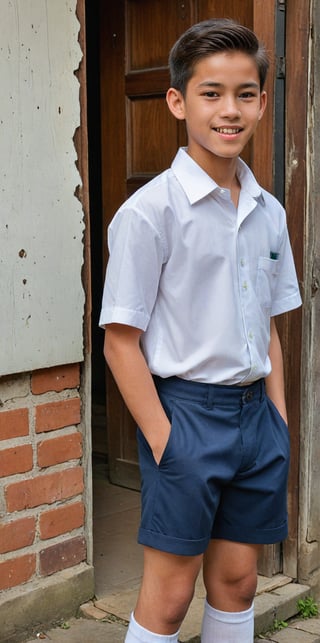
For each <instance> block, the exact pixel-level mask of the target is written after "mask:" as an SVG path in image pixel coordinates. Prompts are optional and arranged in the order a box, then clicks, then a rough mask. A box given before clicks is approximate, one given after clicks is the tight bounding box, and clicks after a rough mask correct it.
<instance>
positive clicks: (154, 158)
mask: <svg viewBox="0 0 320 643" xmlns="http://www.w3.org/2000/svg"><path fill="white" fill-rule="evenodd" d="M128 112H129V114H128V129H129V134H128V150H127V151H128V174H129V176H130V178H131V177H134V176H135V175H137V174H138V175H139V174H144V175H145V176H146V177H147V176H148V175H155V174H157V173H158V172H161V171H162V170H163V168H164V167H169V166H170V164H171V162H172V159H173V157H174V155H175V152H176V150H177V143H178V135H177V126H176V123H175V122H174V119H173V118H172V116H171V114H170V113H169V110H168V108H167V105H166V102H165V101H164V100H163V97H161V96H159V97H151V98H135V99H134V100H132V99H130V100H129V109H128ZM159 132H161V136H164V137H165V140H166V145H165V146H160V145H159Z"/></svg>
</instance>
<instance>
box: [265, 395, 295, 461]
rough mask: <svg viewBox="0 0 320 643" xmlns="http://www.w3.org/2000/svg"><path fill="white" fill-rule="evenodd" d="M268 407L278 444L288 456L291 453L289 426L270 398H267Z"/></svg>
mask: <svg viewBox="0 0 320 643" xmlns="http://www.w3.org/2000/svg"><path fill="white" fill-rule="evenodd" d="M267 402H268V406H269V409H270V413H271V418H272V419H273V427H274V436H275V439H276V441H277V443H278V444H279V445H280V446H281V448H282V450H283V452H284V455H285V456H288V455H289V451H290V434H289V429H288V425H287V423H286V422H285V420H284V419H283V417H282V415H281V413H279V411H278V409H277V407H276V405H275V404H274V403H273V402H272V400H271V399H270V397H267Z"/></svg>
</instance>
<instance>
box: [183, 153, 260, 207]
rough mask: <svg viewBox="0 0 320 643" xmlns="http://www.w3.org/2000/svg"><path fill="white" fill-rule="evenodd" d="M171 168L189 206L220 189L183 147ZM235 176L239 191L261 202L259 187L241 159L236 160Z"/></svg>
mask: <svg viewBox="0 0 320 643" xmlns="http://www.w3.org/2000/svg"><path fill="white" fill-rule="evenodd" d="M171 168H172V171H173V173H174V175H175V176H176V178H177V179H178V181H179V183H180V184H181V186H182V188H183V190H184V192H185V194H186V195H187V197H188V199H189V202H190V204H191V205H192V204H194V203H196V202H197V201H200V200H201V199H203V198H204V197H206V196H207V195H208V194H210V193H211V192H214V190H217V189H220V186H219V185H218V184H217V183H216V182H215V181H214V180H213V179H211V177H210V176H209V175H208V174H207V173H206V172H205V171H204V170H203V169H202V168H201V167H200V165H198V163H196V162H195V161H194V160H193V159H192V158H191V156H189V154H188V153H187V151H186V148H185V147H181V148H180V149H179V150H178V152H177V155H176V157H175V158H174V160H173V162H172V165H171ZM237 176H238V179H239V181H240V183H241V190H244V191H245V192H247V193H249V194H250V196H252V197H253V198H254V199H259V197H261V199H262V200H263V196H262V190H261V187H260V185H259V184H258V182H257V181H256V179H255V177H254V175H253V174H252V172H251V170H250V169H249V168H248V166H247V165H246V163H245V162H244V161H242V159H238V164H237Z"/></svg>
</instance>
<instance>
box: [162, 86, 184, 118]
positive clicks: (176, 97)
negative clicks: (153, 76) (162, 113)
mask: <svg viewBox="0 0 320 643" xmlns="http://www.w3.org/2000/svg"><path fill="white" fill-rule="evenodd" d="M166 100H167V105H168V107H169V109H170V112H171V113H172V114H173V116H175V117H176V118H178V119H179V120H180V121H182V120H184V118H185V111H184V98H183V96H182V94H181V92H180V91H179V90H178V89H175V88H174V87H170V88H169V89H168V91H167V96H166Z"/></svg>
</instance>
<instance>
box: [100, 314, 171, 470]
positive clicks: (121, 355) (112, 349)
mask: <svg viewBox="0 0 320 643" xmlns="http://www.w3.org/2000/svg"><path fill="white" fill-rule="evenodd" d="M141 333H142V331H141V330H140V329H138V328H133V327H131V326H126V325H124V324H109V325H108V326H107V327H106V331H105V340H104V356H105V358H106V361H107V363H108V366H109V367H110V370H111V372H112V374H113V376H114V378H115V380H116V383H117V385H118V388H119V391H120V393H121V395H122V397H123V399H124V401H125V403H126V406H127V407H128V409H129V411H130V413H131V415H132V416H133V418H134V419H135V421H136V423H137V425H138V426H139V428H140V429H141V431H142V432H143V434H144V436H145V438H146V440H147V442H148V443H149V445H150V447H151V449H152V452H153V456H154V459H155V461H156V462H157V463H158V464H159V462H160V460H161V457H162V454H163V451H164V449H165V446H166V444H167V441H168V437H169V434H170V427H171V425H170V422H169V420H168V418H167V416H166V414H165V411H164V409H163V407H162V404H161V402H160V399H159V396H158V393H157V390H156V388H155V385H154V382H153V379H152V375H151V373H150V371H149V368H148V366H147V363H146V361H145V358H144V356H143V353H142V351H141V348H140V336H141Z"/></svg>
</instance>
